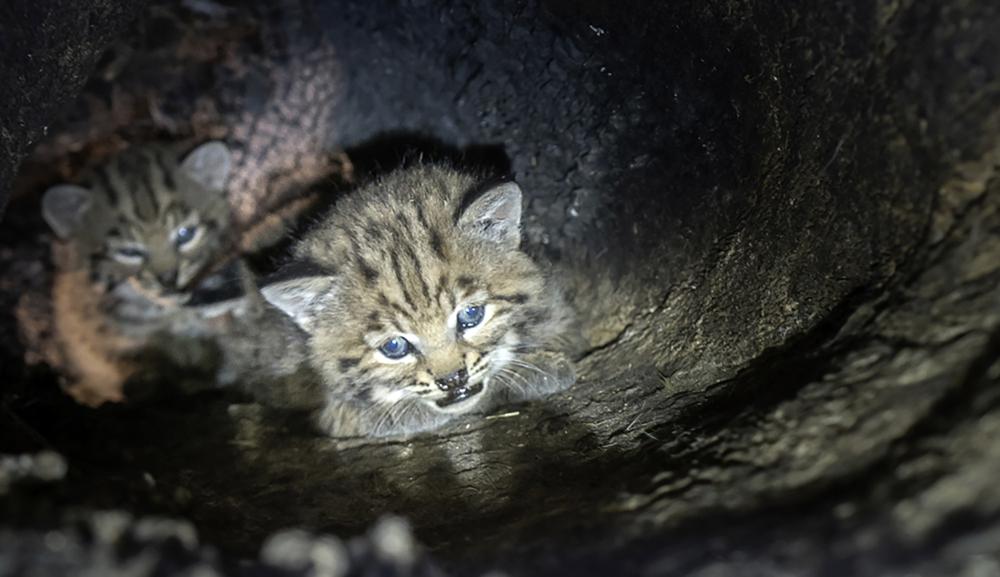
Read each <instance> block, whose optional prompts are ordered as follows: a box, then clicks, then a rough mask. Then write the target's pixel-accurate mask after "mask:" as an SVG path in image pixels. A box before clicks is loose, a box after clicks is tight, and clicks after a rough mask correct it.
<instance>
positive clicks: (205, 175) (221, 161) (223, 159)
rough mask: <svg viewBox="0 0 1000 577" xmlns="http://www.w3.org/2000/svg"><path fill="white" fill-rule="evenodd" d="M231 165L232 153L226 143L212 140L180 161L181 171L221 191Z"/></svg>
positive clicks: (203, 184)
mask: <svg viewBox="0 0 1000 577" xmlns="http://www.w3.org/2000/svg"><path fill="white" fill-rule="evenodd" d="M232 165H233V159H232V154H230V152H229V149H228V148H226V145H225V144H224V143H222V142H220V141H218V140H212V141H209V142H206V143H204V144H202V145H200V146H198V148H195V149H194V150H192V151H191V152H189V153H188V155H187V156H185V157H184V160H183V161H182V162H181V171H182V172H184V173H185V174H187V175H188V176H189V177H190V178H191V179H192V180H194V181H195V182H197V183H198V184H200V185H202V186H204V187H205V188H207V189H209V190H215V191H219V192H221V191H223V190H224V189H225V186H226V179H227V178H229V172H230V170H231V169H232Z"/></svg>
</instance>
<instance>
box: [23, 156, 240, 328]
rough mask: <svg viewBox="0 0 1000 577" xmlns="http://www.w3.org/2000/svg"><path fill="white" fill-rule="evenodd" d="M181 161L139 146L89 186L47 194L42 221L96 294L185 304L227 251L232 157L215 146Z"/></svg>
mask: <svg viewBox="0 0 1000 577" xmlns="http://www.w3.org/2000/svg"><path fill="white" fill-rule="evenodd" d="M178 153H179V151H178V150H177V149H176V148H173V147H169V146H159V145H152V146H136V147H133V148H130V149H128V150H126V151H125V152H124V153H121V154H119V155H118V156H116V157H114V158H112V159H111V160H110V161H109V162H108V163H107V164H105V165H104V166H101V167H99V168H97V169H96V170H94V171H93V172H92V173H91V174H89V175H88V176H87V177H86V180H85V182H84V185H83V186H81V185H75V184H61V185H58V186H55V187H52V188H50V189H49V190H47V191H46V192H45V196H44V197H43V198H42V215H43V216H44V217H45V220H46V221H47V222H48V224H49V226H50V227H51V228H52V230H53V232H55V234H56V236H57V237H58V238H59V239H60V240H61V241H63V242H66V243H69V244H71V245H72V248H73V251H74V252H75V254H76V259H77V260H78V264H77V266H82V267H85V268H87V269H88V274H89V276H90V280H91V282H92V283H93V284H94V286H95V288H97V290H99V291H101V292H104V293H108V294H116V291H117V294H119V296H122V297H125V298H126V300H127V298H128V297H133V298H137V297H146V300H148V301H152V302H160V303H161V304H162V303H163V302H171V303H182V302H184V301H185V300H186V299H187V298H188V297H189V296H190V289H191V288H192V285H193V283H194V281H195V280H196V279H198V278H199V276H200V275H201V274H202V273H204V272H205V271H206V270H207V269H208V268H209V267H210V266H212V265H214V264H216V263H217V262H218V260H219V257H220V256H221V253H222V252H223V251H224V249H226V248H228V242H229V240H230V239H229V238H228V236H227V235H228V234H229V222H230V218H229V205H228V203H227V201H226V197H225V194H224V193H223V187H224V185H225V181H226V178H227V177H228V175H229V171H230V166H231V160H230V154H229V151H228V149H227V148H226V146H225V145H224V144H222V143H221V142H208V143H205V144H202V145H201V146H198V147H197V148H195V149H194V150H193V151H191V152H190V153H188V154H187V155H184V156H181V155H180V154H178ZM126 281H128V282H126ZM135 293H138V294H135ZM122 312H125V311H124V310H123V311H122ZM133 312H138V311H133Z"/></svg>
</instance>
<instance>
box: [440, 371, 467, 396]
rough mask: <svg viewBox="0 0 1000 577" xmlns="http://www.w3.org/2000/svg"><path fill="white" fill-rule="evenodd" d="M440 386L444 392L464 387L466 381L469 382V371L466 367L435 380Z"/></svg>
mask: <svg viewBox="0 0 1000 577" xmlns="http://www.w3.org/2000/svg"><path fill="white" fill-rule="evenodd" d="M434 382H435V384H437V386H438V388H439V389H441V390H442V391H444V392H446V393H447V392H448V391H450V390H452V389H457V388H458V387H464V386H465V383H467V382H469V373H468V371H466V370H465V369H461V370H458V371H455V372H454V373H452V374H450V375H448V376H447V377H445V378H443V379H438V380H436V381H434Z"/></svg>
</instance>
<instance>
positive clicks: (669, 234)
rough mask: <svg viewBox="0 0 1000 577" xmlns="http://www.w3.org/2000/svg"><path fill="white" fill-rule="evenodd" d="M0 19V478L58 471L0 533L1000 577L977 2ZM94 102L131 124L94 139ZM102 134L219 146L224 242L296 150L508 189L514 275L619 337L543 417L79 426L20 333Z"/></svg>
mask: <svg viewBox="0 0 1000 577" xmlns="http://www.w3.org/2000/svg"><path fill="white" fill-rule="evenodd" d="M206 6H208V7H209V8H206ZM212 7H214V8H217V10H214V9H210V8H212ZM0 24H2V27H0V30H2V31H3V34H2V36H0V62H3V64H2V66H0V127H2V128H3V130H2V131H0V146H2V147H3V150H4V151H5V154H3V155H0V185H2V188H0V190H3V191H5V192H4V193H3V194H5V195H10V194H14V195H15V198H14V199H13V201H11V202H10V204H9V206H8V210H7V214H6V217H5V219H4V221H3V225H2V229H3V230H2V231H0V238H2V241H0V242H2V244H0V251H2V252H0V255H2V258H0V278H2V279H3V280H2V282H3V284H2V285H0V305H2V307H3V308H2V309H0V319H3V323H4V337H3V342H2V344H3V347H2V349H3V351H2V354H0V359H2V361H3V378H4V380H3V381H2V382H0V394H2V395H3V396H2V397H0V399H2V403H3V411H2V412H0V432H2V434H3V437H2V438H0V449H2V450H4V451H26V450H38V449H41V448H52V449H55V450H57V451H59V452H60V453H62V454H64V455H65V456H66V458H67V460H68V462H69V465H70V470H69V475H68V477H67V479H66V480H65V481H63V482H61V483H58V484H56V486H45V487H31V488H30V489H19V491H21V492H20V493H14V494H13V495H10V496H7V497H0V502H3V501H4V500H5V501H6V505H5V508H6V509H5V510H7V511H9V512H10V514H9V515H8V517H9V518H10V519H11V521H10V523H11V525H12V526H13V525H17V526H25V525H28V526H30V525H32V523H34V524H35V525H36V526H37V525H39V524H42V525H44V523H47V522H51V523H55V521H46V520H45V519H50V518H52V517H53V515H57V514H58V513H59V512H60V511H62V510H63V508H64V507H68V506H84V507H88V508H92V507H98V508H101V507H105V508H107V507H112V508H124V509H128V510H131V511H133V512H135V513H139V514H146V513H162V514H169V515H172V516H179V517H185V518H189V519H191V520H193V521H194V523H195V525H196V526H197V527H198V529H199V530H200V532H201V535H202V537H203V540H204V541H205V542H207V543H212V544H215V545H217V546H219V547H221V548H222V550H223V552H224V553H225V554H226V555H229V556H233V557H235V556H240V555H246V556H251V555H253V552H254V551H256V550H257V548H258V547H259V545H260V542H261V540H262V539H263V538H264V537H265V536H266V535H268V534H270V533H271V532H273V531H275V530H277V529H279V528H281V527H286V526H302V527H306V528H308V529H312V530H319V531H330V532H333V533H335V534H340V535H346V534H353V533H356V532H358V531H360V530H361V529H362V528H364V527H366V526H368V525H369V524H370V523H371V522H372V521H373V520H374V519H375V518H376V517H377V516H378V515H379V514H381V513H382V512H385V511H393V512H397V513H401V514H403V515H405V516H407V517H408V518H410V519H411V521H412V523H413V525H414V527H415V529H416V534H417V537H418V538H419V539H420V540H421V541H423V542H424V543H426V544H427V545H428V546H429V547H430V548H431V551H432V555H433V556H434V557H435V558H437V559H438V561H439V562H441V563H442V564H443V565H445V566H446V567H448V568H450V569H451V570H452V571H453V572H455V573H456V574H466V573H470V574H471V573H475V572H478V571H485V570H486V569H488V568H495V567H498V568H504V569H509V570H512V571H514V572H516V573H517V574H567V575H570V574H573V575H580V574H588V575H589V574H593V575H598V574H633V573H635V574H638V573H643V574H669V575H681V574H698V575H752V574H811V575H816V574H831V575H842V574H855V575H863V574H880V575H882V574H903V573H906V574H962V573H963V572H970V573H968V574H973V573H971V572H973V571H988V570H990V571H994V572H995V573H996V572H1000V569H998V567H1000V564H998V563H1000V562H998V561H997V559H996V553H997V551H998V550H1000V532H998V526H997V513H998V511H1000V490H998V489H997V487H996V483H995V479H996V478H997V475H998V474H1000V412H998V407H997V402H998V399H997V390H998V389H997V387H996V385H997V381H998V379H1000V365H998V364H997V363H998V360H1000V332H998V327H1000V283H998V280H1000V213H998V207H1000V198H998V194H997V192H998V191H997V186H998V185H997V180H996V170H997V166H998V165H1000V115H998V110H1000V108H998V105H1000V84H998V76H997V73H998V72H1000V45H998V44H1000V36H998V35H997V34H996V31H997V30H1000V8H997V7H994V6H993V5H992V3H990V2H974V1H971V0H967V1H961V0H953V1H944V0H939V1H930V2H923V1H916V0H914V1H902V2H884V3H881V4H872V3H867V2H848V1H839V2H820V1H809V2H798V3H794V4H792V3H786V2H776V1H767V0H745V1H735V0H718V1H715V0H713V1H698V2H694V1H692V2H670V3H648V2H628V1H625V2H617V3H614V4H608V3H601V2H568V1H566V2H562V1H549V2H544V1H539V2H531V1H519V2H509V3H503V4H500V3H491V2H471V1H466V2H459V1H444V0H439V1H435V0H427V1H416V0H414V1H399V2H371V3H365V2H343V1H330V2H307V1H305V0H302V1H295V0H283V1H282V2H277V3H259V4H256V3H250V4H243V3H240V4H236V3H233V4H215V3H186V4H168V3H153V4H149V5H147V4H145V3H141V2H135V3H129V2H118V3H113V4H112V3H103V2H94V3H89V4H86V5H83V4H74V3H70V2H57V1H53V2H43V3H39V4H30V5H29V4H28V3H27V2H20V1H15V2H13V3H8V4H5V5H4V6H3V7H0ZM192 38H196V39H200V43H199V42H193V41H192ZM192 46H194V47H195V48H199V47H200V49H201V50H200V51H199V50H197V49H195V48H192ZM116 90H117V93H118V95H117V96H116ZM81 91H82V93H83V95H84V96H83V97H82V98H79V99H76V98H77V95H78V94H79V93H81ZM122 93H124V94H126V95H131V96H132V100H131V101H129V102H133V103H134V102H140V103H142V104H143V105H134V106H132V108H129V107H125V108H126V110H125V111H124V112H122V111H121V110H119V111H118V112H116V113H109V112H108V111H109V110H111V111H114V110H115V107H114V106H113V104H114V102H115V100H114V99H115V98H118V99H119V102H120V101H121V99H122V98H124V97H123V96H122ZM150 99H152V101H155V102H156V103H157V109H158V114H157V115H152V117H151V116H150V115H149V113H148V110H149V107H148V106H147V105H146V104H147V101H148V100H150ZM206 103H207V104H206ZM120 108H121V106H119V109H120ZM205 110H209V112H204V111H205ZM119 133H126V134H127V135H128V138H131V139H136V138H138V137H139V136H142V135H146V134H153V133H155V134H158V135H162V134H163V133H167V134H169V135H173V136H183V137H198V136H203V135H209V134H211V135H221V136H223V137H225V138H227V139H228V140H229V141H230V142H233V143H234V144H235V146H237V148H239V149H240V151H241V154H242V156H241V157H240V160H241V164H240V166H239V170H238V173H237V177H236V179H235V182H236V183H240V186H235V185H233V187H234V190H233V191H231V194H232V195H233V198H234V199H235V201H236V202H235V204H236V205H237V206H238V207H242V209H244V210H249V211H250V212H252V211H253V210H254V207H256V206H258V205H259V204H261V202H258V201H261V199H265V198H269V195H270V194H271V191H268V192H267V193H266V194H265V193H264V192H260V189H259V188H257V187H255V186H253V184H254V183H256V182H259V181H257V180H254V178H255V177H254V176H253V174H254V170H256V169H258V168H259V167H261V166H264V167H271V166H274V165H277V164H280V162H284V161H288V162H291V163H292V165H294V164H295V163H296V162H301V158H302V157H303V156H307V155H309V154H310V153H311V152H310V151H313V152H314V151H315V150H316V149H320V148H323V149H333V148H337V147H343V148H345V149H346V150H347V152H348V155H349V156H350V157H351V159H352V161H354V163H355V168H356V169H357V171H358V174H359V177H360V178H361V179H364V178H365V177H366V176H367V175H369V174H372V173H377V172H379V171H382V170H386V169H388V168H391V167H392V166H394V165H396V164H399V163H401V162H406V161H408V159H410V160H412V159H413V158H414V157H419V156H421V155H423V156H424V157H425V158H435V157H446V158H450V159H452V160H456V161H458V162H461V163H467V164H469V165H472V166H478V167H487V168H490V169H492V170H495V171H506V172H510V173H511V174H512V175H513V176H515V177H516V178H517V179H518V180H519V181H520V182H521V184H522V187H523V188H524V189H525V191H526V194H527V198H528V202H527V205H526V211H527V214H526V234H527V237H528V239H529V242H530V244H531V246H533V247H534V248H535V249H537V250H538V251H539V252H542V253H544V254H545V255H546V256H548V257H550V258H553V259H556V260H558V261H561V262H564V263H569V264H570V265H572V267H573V268H574V270H576V271H577V272H578V273H579V274H576V275H571V276H573V278H572V279H570V280H571V281H572V282H573V283H575V284H576V285H577V286H578V287H582V288H586V287H587V286H589V285H592V284H593V283H595V282H596V281H597V279H601V278H612V279H616V282H617V283H618V286H619V289H618V290H617V291H616V293H615V298H614V299H613V301H614V302H613V304H614V306H613V307H611V308H609V309H607V310H608V311H610V312H608V313H607V314H606V315H605V316H606V318H603V319H601V321H602V322H603V321H608V324H609V325H610V326H612V327H613V330H610V332H609V334H610V336H609V337H608V338H607V340H606V342H604V343H603V344H602V346H599V347H597V348H596V349H595V350H593V351H592V352H591V354H590V355H588V357H587V358H586V359H584V360H583V361H582V362H581V364H580V371H581V374H582V376H583V378H582V381H581V382H580V383H579V384H578V385H577V386H576V387H574V388H573V389H572V390H571V391H569V392H567V393H566V394H564V395H558V396H556V397H555V398H553V399H550V400H548V401H546V402H545V403H537V404H533V405H531V406H524V407H518V408H516V410H517V411H518V414H517V415H516V416H512V417H507V418H495V419H484V420H478V421H475V422H472V423H463V424H460V425H456V427H455V428H454V429H453V430H449V431H445V432H444V433H442V434H441V435H439V436H435V437H428V438H420V439H416V440H413V441H410V442H393V443H379V444H369V445H361V446H345V445H343V444H339V443H335V442H333V441H331V440H328V439H318V438H315V437H313V436H312V435H311V434H309V432H308V431H307V430H306V429H305V427H304V426H303V425H302V423H301V422H300V421H301V420H300V419H299V418H298V417H297V416H294V415H292V416H288V415H268V414H262V413H261V410H260V409H259V408H258V407H255V406H253V405H250V404H246V403H244V402H242V401H240V400H234V399H232V398H230V397H228V396H225V395H208V396H200V397H197V398H194V399H178V400H175V401H170V402H164V403H162V404H157V405H154V406H141V407H132V408H122V407H109V408H103V409H101V410H98V411H91V410H87V409H82V408H78V407H75V406H72V405H71V404H70V403H69V402H68V401H67V400H65V399H64V398H62V397H61V396H60V393H59V392H58V390H57V387H56V385H55V380H54V376H53V374H52V372H51V370H50V369H47V368H46V367H45V366H44V365H37V364H30V363H28V364H26V363H25V361H24V359H25V358H26V357H25V350H24V345H23V344H22V341H21V340H19V339H17V338H15V337H16V335H17V334H18V333H17V328H16V327H15V326H14V318H13V311H14V309H15V308H16V307H17V306H18V303H19V302H21V299H22V297H23V296H24V294H26V293H32V292H39V293H41V294H44V292H45V290H46V282H47V280H46V279H47V275H48V274H49V273H48V272H47V271H48V269H49V265H48V264H47V256H46V250H45V242H46V241H47V238H46V236H45V231H44V227H42V225H41V223H40V219H38V218H37V195H38V193H39V192H40V190H41V188H43V187H42V184H44V183H46V182H49V181H53V180H56V179H57V178H56V176H59V177H61V178H65V176H66V174H68V173H71V170H72V169H71V168H60V173H59V174H58V175H53V174H52V172H53V167H54V166H56V164H57V162H56V159H59V158H63V157H65V156H66V155H67V154H69V155H72V154H74V151H79V150H84V149H86V148H85V147H86V146H91V147H93V146H96V145H95V143H98V142H102V141H104V140H106V139H108V138H111V136H110V135H115V134H119ZM46 135H48V139H47V140H46ZM39 142H41V145H39V146H38V147H37V148H35V149H34V153H33V156H32V157H31V158H29V159H28V162H27V163H26V164H24V168H22V171H21V175H20V177H19V179H18V180H16V181H15V178H14V175H15V173H16V171H17V167H18V166H19V165H20V163H21V161H22V160H23V159H25V158H26V156H27V155H28V154H29V153H31V152H32V146H33V145H35V144H38V143H39ZM262 142H263V143H264V144H261V143H262ZM268 151H271V152H273V156H268V154H270V152H268ZM75 154H79V152H76V153H75ZM278 157H280V158H278ZM275 158H278V160H275ZM262 159H263V160H262ZM288 159H291V160H288ZM265 161H266V162H265ZM279 161H280V162H279ZM60 166H62V165H60ZM67 171H68V172H67ZM247 183H249V184H247ZM231 184H232V183H231ZM247 207H250V208H247ZM32 267H34V268H32ZM606 300H607V299H606ZM605 304H606V303H605ZM29 358H30V356H29ZM233 403H237V404H233ZM146 475H148V476H149V477H150V478H152V479H154V480H155V483H153V484H151V483H149V482H148V479H147V478H146ZM15 501H17V503H19V504H16V505H13V504H12V503H14V502H15ZM25 504H27V505H25ZM40 510H41V511H43V512H44V514H43V513H39V512H38V511H40ZM39 519H42V520H41V521H39ZM81 562H85V561H81ZM976 574H978V573H976ZM984 574H993V573H984Z"/></svg>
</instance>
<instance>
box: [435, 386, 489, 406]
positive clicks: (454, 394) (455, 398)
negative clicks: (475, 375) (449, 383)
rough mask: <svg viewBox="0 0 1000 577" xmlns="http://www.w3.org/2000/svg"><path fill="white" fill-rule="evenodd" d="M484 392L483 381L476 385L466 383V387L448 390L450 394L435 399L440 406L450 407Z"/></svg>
mask: <svg viewBox="0 0 1000 577" xmlns="http://www.w3.org/2000/svg"><path fill="white" fill-rule="evenodd" d="M481 392H483V383H481V382H480V383H476V384H474V385H466V386H464V387H458V388H456V389H453V390H451V391H448V396H447V397H445V398H443V399H439V400H437V401H434V404H436V405H437V406H438V407H441V408H444V407H450V406H452V405H456V404H458V403H461V402H462V401H465V400H468V399H469V398H471V397H474V396H476V395H478V394H479V393H481Z"/></svg>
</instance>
